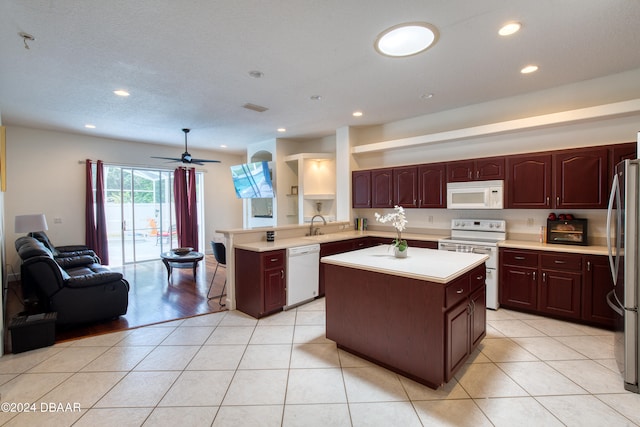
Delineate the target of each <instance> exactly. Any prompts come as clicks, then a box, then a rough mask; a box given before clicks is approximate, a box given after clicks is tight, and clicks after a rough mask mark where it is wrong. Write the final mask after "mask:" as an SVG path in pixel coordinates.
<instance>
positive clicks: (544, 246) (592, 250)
mask: <svg viewBox="0 0 640 427" xmlns="http://www.w3.org/2000/svg"><path fill="white" fill-rule="evenodd" d="M498 247H501V248H513V249H532V250H536V251H550V252H565V253H574V254H583V255H608V254H609V251H608V250H607V247H606V246H596V245H591V246H580V245H558V244H554V243H539V242H531V241H527V240H505V241H503V242H499V243H498Z"/></svg>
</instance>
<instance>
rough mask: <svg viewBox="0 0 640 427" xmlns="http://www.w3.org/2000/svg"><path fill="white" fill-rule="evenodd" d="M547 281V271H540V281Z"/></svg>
mask: <svg viewBox="0 0 640 427" xmlns="http://www.w3.org/2000/svg"><path fill="white" fill-rule="evenodd" d="M546 282H547V273H542V283H546Z"/></svg>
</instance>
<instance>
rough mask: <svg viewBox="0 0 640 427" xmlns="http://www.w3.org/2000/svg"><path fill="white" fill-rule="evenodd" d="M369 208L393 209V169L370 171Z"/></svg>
mask: <svg viewBox="0 0 640 427" xmlns="http://www.w3.org/2000/svg"><path fill="white" fill-rule="evenodd" d="M371 207H372V208H392V207H393V169H392V168H387V169H375V170H372V171H371Z"/></svg>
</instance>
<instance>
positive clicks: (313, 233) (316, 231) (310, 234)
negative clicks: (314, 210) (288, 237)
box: [309, 214, 327, 236]
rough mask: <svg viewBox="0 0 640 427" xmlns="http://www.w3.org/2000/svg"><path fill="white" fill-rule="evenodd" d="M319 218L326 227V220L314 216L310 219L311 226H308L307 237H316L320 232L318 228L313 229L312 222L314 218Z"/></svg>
mask: <svg viewBox="0 0 640 427" xmlns="http://www.w3.org/2000/svg"><path fill="white" fill-rule="evenodd" d="M318 216H319V217H320V218H321V219H322V222H323V223H324V225H327V220H326V219H324V217H323V216H322V215H320V214H316V215H314V216H313V217H312V218H311V225H310V226H309V236H316V235H317V234H318V232H319V231H320V229H319V228H316V229H315V230H314V229H313V220H314V219H316V217H318Z"/></svg>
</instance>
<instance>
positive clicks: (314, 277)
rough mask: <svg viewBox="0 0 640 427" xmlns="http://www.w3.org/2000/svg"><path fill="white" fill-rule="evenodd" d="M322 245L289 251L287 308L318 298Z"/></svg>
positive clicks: (295, 248)
mask: <svg viewBox="0 0 640 427" xmlns="http://www.w3.org/2000/svg"><path fill="white" fill-rule="evenodd" d="M319 274H320V245H319V244H317V243H316V244H313V245H305V246H296V247H293V248H288V249H287V306H286V307H285V309H288V308H291V307H294V306H296V305H299V304H302V303H304V302H307V301H311V300H312V299H314V298H315V297H317V296H318V276H319Z"/></svg>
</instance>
